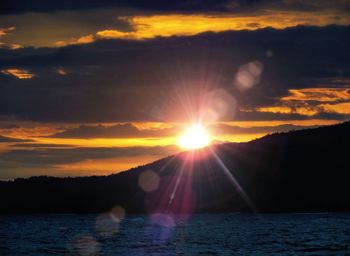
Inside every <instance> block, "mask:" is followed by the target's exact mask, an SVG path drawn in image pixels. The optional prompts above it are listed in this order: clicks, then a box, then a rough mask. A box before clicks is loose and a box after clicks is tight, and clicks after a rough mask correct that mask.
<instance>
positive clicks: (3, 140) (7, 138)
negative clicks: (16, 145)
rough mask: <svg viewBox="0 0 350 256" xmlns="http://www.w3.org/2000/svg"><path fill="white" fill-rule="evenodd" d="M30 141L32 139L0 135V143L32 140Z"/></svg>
mask: <svg viewBox="0 0 350 256" xmlns="http://www.w3.org/2000/svg"><path fill="white" fill-rule="evenodd" d="M32 141H34V140H28V139H18V138H11V137H6V136H2V135H0V143H1V142H32Z"/></svg>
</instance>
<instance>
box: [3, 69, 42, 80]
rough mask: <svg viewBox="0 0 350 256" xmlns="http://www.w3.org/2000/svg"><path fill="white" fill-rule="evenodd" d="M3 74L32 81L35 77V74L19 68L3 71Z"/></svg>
mask: <svg viewBox="0 0 350 256" xmlns="http://www.w3.org/2000/svg"><path fill="white" fill-rule="evenodd" d="M1 73H3V74H5V75H10V76H14V77H16V78H18V79H31V78H33V77H34V76H35V74H32V73H30V72H29V71H28V70H25V69H17V68H9V69H3V70H1Z"/></svg>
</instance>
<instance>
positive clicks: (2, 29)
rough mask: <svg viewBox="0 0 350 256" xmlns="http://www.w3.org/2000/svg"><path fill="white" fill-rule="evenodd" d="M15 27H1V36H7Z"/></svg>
mask: <svg viewBox="0 0 350 256" xmlns="http://www.w3.org/2000/svg"><path fill="white" fill-rule="evenodd" d="M15 29H16V28H15V27H8V28H0V36H6V35H7V34H8V33H9V32H11V31H13V30H15Z"/></svg>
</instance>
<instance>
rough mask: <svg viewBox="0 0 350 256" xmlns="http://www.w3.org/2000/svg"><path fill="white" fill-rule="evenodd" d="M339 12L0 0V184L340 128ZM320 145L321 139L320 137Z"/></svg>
mask: <svg viewBox="0 0 350 256" xmlns="http://www.w3.org/2000/svg"><path fill="white" fill-rule="evenodd" d="M349 14H350V1H349V0H334V1H326V0H308V1H301V0H266V1H264V0H217V1H215V0H204V1H199V0H174V1H147V0H139V1H133V0H128V1H124V0H120V1H112V0H84V1H83V0H75V1H68V0H61V1H58V0H51V1H46V0H32V1H25V0H11V1H10V0H3V1H1V3H0V180H8V179H14V178H17V177H29V176H34V175H50V176H83V175H84V176H85V175H107V174H111V173H117V172H120V171H123V170H127V169H129V168H132V167H136V166H139V165H143V164H146V163H148V162H152V161H154V160H157V159H160V158H162V157H165V156H168V155H171V154H174V153H176V152H179V151H181V150H183V149H181V148H179V146H178V145H177V141H178V139H179V136H180V135H181V134H182V132H183V131H184V130H185V129H186V128H187V127H189V126H190V125H191V124H192V123H197V122H200V123H202V125H203V126H205V128H206V129H207V130H208V131H209V132H210V134H211V139H212V143H221V142H245V141H249V140H252V139H256V138H259V137H261V136H264V135H266V134H270V133H274V132H285V131H289V130H297V129H304V128H310V127H316V126H320V125H329V124H335V123H339V122H343V121H347V120H349V117H350V15H349ZM320 139H322V138H320Z"/></svg>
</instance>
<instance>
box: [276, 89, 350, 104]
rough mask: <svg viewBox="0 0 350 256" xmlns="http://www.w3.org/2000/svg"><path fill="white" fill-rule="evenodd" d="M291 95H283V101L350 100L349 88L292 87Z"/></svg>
mask: <svg viewBox="0 0 350 256" xmlns="http://www.w3.org/2000/svg"><path fill="white" fill-rule="evenodd" d="M288 92H289V95H288V96H285V97H282V98H281V100H282V101H319V102H332V101H342V100H350V89H349V88H304V89H290V90H288Z"/></svg>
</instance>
